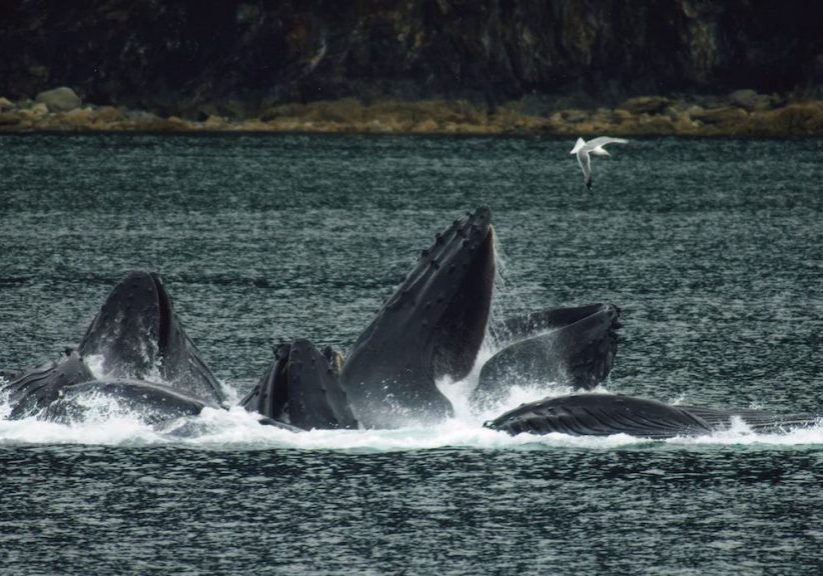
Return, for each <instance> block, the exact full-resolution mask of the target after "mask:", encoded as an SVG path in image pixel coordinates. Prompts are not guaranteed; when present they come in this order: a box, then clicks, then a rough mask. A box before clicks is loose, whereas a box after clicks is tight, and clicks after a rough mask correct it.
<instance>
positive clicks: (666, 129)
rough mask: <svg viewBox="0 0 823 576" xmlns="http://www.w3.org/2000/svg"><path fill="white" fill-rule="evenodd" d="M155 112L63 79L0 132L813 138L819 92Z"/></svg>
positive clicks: (821, 118)
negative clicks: (84, 93) (588, 103)
mask: <svg viewBox="0 0 823 576" xmlns="http://www.w3.org/2000/svg"><path fill="white" fill-rule="evenodd" d="M198 116H199V117H198V118H195V119H191V118H181V117H178V116H173V115H172V116H159V115H157V114H154V113H152V112H148V111H143V110H132V109H128V108H125V107H122V106H114V105H95V104H89V103H84V102H83V101H82V99H81V98H80V97H79V96H78V95H77V94H76V93H75V92H74V91H73V90H72V89H71V88H68V87H59V88H55V89H53V90H48V91H45V92H42V93H40V94H38V95H36V96H35V97H34V98H33V99H25V100H18V101H16V102H15V101H11V100H9V99H8V98H2V97H0V133H29V132H124V131H125V132H271V133H278V132H289V133H295V132H296V133H301V132H302V133H369V134H404V133H409V134H478V135H481V134H489V135H494V134H508V135H517V134H523V135H525V134H544V135H557V136H587V135H589V136H591V135H599V134H609V135H611V136H666V135H672V136H739V137H795V136H823V100H818V99H805V98H802V97H789V96H780V95H765V94H758V93H756V92H754V91H753V90H737V91H735V92H732V93H730V94H727V95H724V96H695V97H681V98H674V97H664V96H638V97H633V98H629V99H627V100H625V101H624V102H622V103H620V104H619V105H617V106H615V107H614V108H595V109H586V108H574V107H568V106H563V105H561V104H558V101H556V100H552V99H550V98H547V97H538V96H535V97H525V98H523V99H521V100H518V101H513V102H508V103H505V104H501V105H498V106H495V107H494V109H493V110H489V109H488V107H487V106H484V105H478V104H476V103H472V102H469V101H465V100H420V101H400V100H389V99H387V100H378V101H375V102H372V103H369V104H364V103H362V102H360V101H358V100H356V99H353V98H348V99H341V100H335V101H320V102H312V103H308V104H283V105H278V106H272V107H269V108H267V109H265V110H263V111H261V112H260V113H259V114H258V115H257V116H255V117H252V118H244V117H239V116H229V115H220V114H219V113H217V112H215V113H213V114H208V113H207V112H201V113H200V114H199V115H198Z"/></svg>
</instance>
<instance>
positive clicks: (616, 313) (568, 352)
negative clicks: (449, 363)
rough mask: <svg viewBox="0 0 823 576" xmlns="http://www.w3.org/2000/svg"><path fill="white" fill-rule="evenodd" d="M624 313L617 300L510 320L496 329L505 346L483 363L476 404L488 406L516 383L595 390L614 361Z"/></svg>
mask: <svg viewBox="0 0 823 576" xmlns="http://www.w3.org/2000/svg"><path fill="white" fill-rule="evenodd" d="M619 317H620V309H619V308H617V306H614V305H613V304H590V305H587V306H577V307H572V308H551V309H548V310H543V311H540V312H535V313H532V314H529V315H527V316H523V317H517V318H511V319H508V320H506V321H505V322H504V323H503V324H502V326H500V327H498V328H497V329H496V332H498V333H499V336H498V338H499V339H502V340H503V346H502V348H501V349H500V350H499V351H498V352H497V353H495V354H494V355H493V356H492V357H491V358H489V360H487V361H486V363H485V364H483V367H482V369H481V370H480V377H479V381H478V384H477V387H475V389H474V391H473V392H472V395H471V398H470V401H471V404H472V405H473V407H474V408H475V409H488V408H491V407H493V406H494V405H495V404H496V403H498V402H499V401H501V400H503V399H505V397H506V392H507V391H508V390H509V388H510V387H511V386H513V385H529V384H534V383H538V382H539V383H543V382H555V383H560V384H566V385H569V386H572V387H573V388H577V389H584V390H591V389H592V388H594V387H595V386H597V385H598V384H600V383H602V382H604V381H605V380H606V377H607V376H608V374H609V372H610V371H611V368H612V365H613V364H614V358H615V355H616V354H617V330H618V329H619V328H620V322H619Z"/></svg>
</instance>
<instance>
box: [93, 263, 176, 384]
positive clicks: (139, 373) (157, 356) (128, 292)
mask: <svg viewBox="0 0 823 576" xmlns="http://www.w3.org/2000/svg"><path fill="white" fill-rule="evenodd" d="M173 323H174V311H173V307H172V302H171V297H170V296H169V294H168V292H167V291H166V289H165V287H164V286H163V283H162V281H161V280H160V277H159V276H158V275H157V274H155V273H152V272H131V273H129V274H128V275H127V276H126V277H125V278H123V280H121V281H120V282H119V283H118V284H117V285H116V286H115V287H114V288H113V289H112V291H111V292H110V293H109V295H108V297H107V298H106V301H105V302H104V303H103V306H102V307H101V308H100V311H99V312H98V313H97V315H96V316H95V318H94V320H93V321H92V323H91V325H90V326H89V328H88V330H87V331H86V334H85V336H84V337H83V340H82V341H81V342H80V346H79V348H78V349H79V352H80V355H81V356H83V357H88V356H94V355H96V356H99V357H101V358H102V371H103V372H104V374H105V375H106V376H107V377H116V378H133V379H147V380H152V379H157V378H152V373H153V372H157V370H158V367H159V365H160V364H161V363H162V360H163V357H164V356H165V355H166V353H167V351H168V349H169V346H170V343H171V340H172V330H173Z"/></svg>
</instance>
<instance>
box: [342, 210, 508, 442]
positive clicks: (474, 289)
mask: <svg viewBox="0 0 823 576" xmlns="http://www.w3.org/2000/svg"><path fill="white" fill-rule="evenodd" d="M494 276H495V262H494V229H493V228H492V226H491V211H490V210H489V209H488V208H487V207H480V208H478V209H477V210H475V211H474V212H470V213H468V214H466V216H465V217H463V218H460V219H458V220H455V221H454V223H453V224H452V225H451V226H450V227H449V228H448V229H446V230H445V231H443V232H441V233H438V234H437V235H436V236H435V241H434V244H432V246H431V247H430V248H428V249H426V250H423V252H422V254H421V256H420V258H419V259H418V261H417V265H416V266H415V267H414V269H413V270H412V271H411V272H410V273H409V274H408V276H406V279H405V280H404V281H403V282H402V283H401V284H400V286H399V287H398V288H397V290H396V291H395V292H394V294H393V295H392V296H391V297H390V298H389V299H388V301H387V302H386V303H385V304H384V305H383V307H382V308H381V309H380V310H379V311H378V313H377V316H376V317H375V318H374V319H373V320H372V321H371V323H370V324H369V325H368V326H367V327H366V329H365V330H364V331H363V332H362V333H361V334H360V336H359V337H358V338H357V340H356V342H355V343H354V345H353V347H352V349H351V351H350V353H349V355H348V357H347V358H346V361H345V362H344V364H343V369H342V370H341V373H340V384H341V385H342V387H343V390H344V391H345V393H346V396H347V398H348V400H349V403H350V405H351V409H352V412H353V413H354V416H355V417H356V418H357V420H358V421H359V422H360V423H361V424H362V425H363V426H365V427H366V428H398V427H402V426H407V425H409V424H420V423H434V422H440V421H442V420H445V419H446V418H448V417H450V416H452V414H453V409H452V406H451V403H450V402H449V401H448V399H447V398H446V397H445V396H444V395H443V394H442V393H441V392H440V391H439V390H438V389H437V386H436V385H435V380H436V379H438V378H440V377H442V376H449V377H451V378H452V379H454V380H459V379H461V378H464V377H465V376H466V375H467V374H468V373H469V371H470V370H471V368H472V366H473V365H474V361H475V358H476V357H477V353H478V351H479V349H480V345H481V344H482V342H483V338H484V336H485V333H486V323H487V321H488V317H489V310H490V308H491V299H492V289H493V285H494Z"/></svg>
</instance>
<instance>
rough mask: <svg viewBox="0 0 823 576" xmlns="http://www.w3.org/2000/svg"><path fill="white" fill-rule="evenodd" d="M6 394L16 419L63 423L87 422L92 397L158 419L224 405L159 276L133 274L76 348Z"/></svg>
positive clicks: (25, 377)
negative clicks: (97, 368) (91, 364)
mask: <svg viewBox="0 0 823 576" xmlns="http://www.w3.org/2000/svg"><path fill="white" fill-rule="evenodd" d="M92 358H94V359H95V360H96V361H99V364H100V366H101V370H102V372H103V374H102V377H101V378H99V379H98V378H96V377H95V375H94V374H93V373H92V370H91V368H90V367H89V360H90V359H92ZM96 363H97V362H96ZM4 391H5V392H6V393H7V395H8V399H9V402H10V403H11V405H12V410H11V413H10V415H9V417H10V418H12V419H19V418H24V417H27V416H32V415H37V414H40V415H41V416H42V417H43V418H46V419H54V420H61V421H68V420H71V419H72V418H80V417H82V414H83V410H82V405H83V403H84V399H85V398H88V397H90V396H100V395H102V396H105V397H107V398H114V399H117V398H119V399H121V400H123V401H124V402H125V403H129V404H133V405H139V406H142V407H148V406H151V407H153V413H154V414H155V415H154V416H152V417H151V419H153V420H155V419H157V418H159V415H158V414H160V413H163V412H164V411H165V412H171V413H183V412H185V413H199V412H200V410H201V409H202V408H203V407H204V406H211V407H219V406H220V405H221V404H222V403H223V402H224V400H225V397H224V395H223V392H222V390H221V387H220V383H219V382H218V381H217V378H215V376H214V374H212V372H211V370H209V368H208V367H207V366H206V364H205V363H204V362H203V360H202V358H201V357H200V352H199V351H198V350H197V348H196V347H195V345H194V343H193V342H192V341H191V339H190V338H189V337H188V335H187V334H186V333H185V331H184V330H183V326H182V324H181V322H180V320H179V318H178V317H177V314H176V313H175V312H174V308H173V305H172V301H171V297H170V296H169V294H168V292H167V291H166V289H165V287H164V286H163V283H162V281H161V280H160V277H159V276H158V275H157V274H154V273H149V272H131V273H129V274H128V275H126V277H125V278H123V279H122V280H121V281H120V282H118V283H117V285H116V286H115V287H114V288H113V289H112V291H111V292H110V293H109V295H108V297H107V298H106V300H105V302H104V303H103V305H102V306H101V308H100V310H99V311H98V313H97V314H96V316H95V317H94V319H93V320H92V322H91V325H90V326H89V327H88V329H87V330H86V333H85V335H84V336H83V339H82V340H81V342H80V344H79V345H78V347H77V348H76V349H73V350H68V351H66V352H65V353H64V354H63V356H62V357H61V358H60V359H58V360H57V361H54V362H50V363H47V364H45V365H43V366H41V367H39V368H35V369H33V370H30V371H28V372H26V373H24V374H22V375H21V376H19V377H17V378H16V379H15V380H13V381H11V382H10V383H8V384H7V385H6V386H5V387H4ZM171 407H173V408H172V409H170V410H165V409H166V408H171ZM138 412H139V411H138ZM148 412H149V411H148V410H147V411H146V413H147V414H148Z"/></svg>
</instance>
